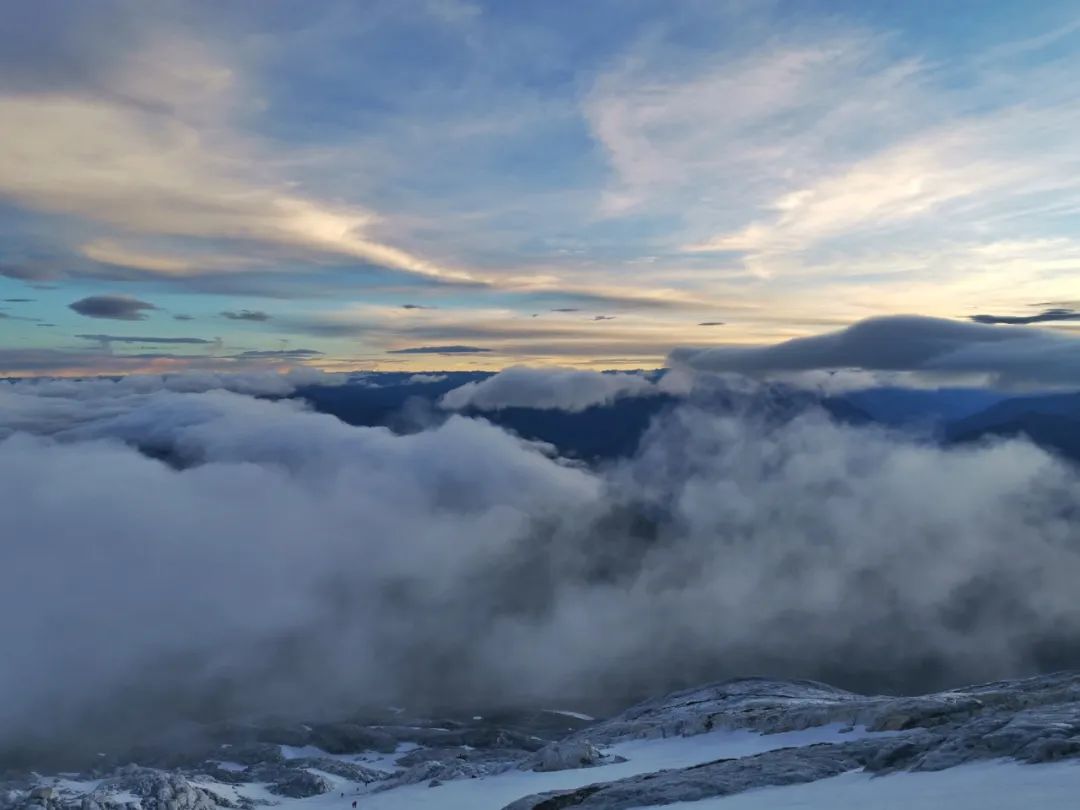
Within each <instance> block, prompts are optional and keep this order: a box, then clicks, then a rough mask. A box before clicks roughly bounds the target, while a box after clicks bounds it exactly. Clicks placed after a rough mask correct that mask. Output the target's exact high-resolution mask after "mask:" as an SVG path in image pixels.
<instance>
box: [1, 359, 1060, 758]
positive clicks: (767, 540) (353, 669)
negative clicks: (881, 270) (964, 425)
mask: <svg viewBox="0 0 1080 810" xmlns="http://www.w3.org/2000/svg"><path fill="white" fill-rule="evenodd" d="M514 373H515V374H517V375H520V374H521V372H514ZM558 373H562V372H558ZM578 373H579V374H592V373H591V372H578ZM685 373H688V374H689V373H691V372H685ZM541 374H543V372H534V373H533V376H532V377H530V379H528V380H527V383H528V386H527V388H528V390H535V389H536V387H537V375H541ZM697 374H698V375H699V379H698V380H697V382H696V383H695V384H694V385H687V384H686V380H685V379H683V381H682V382H681V383H680V384H679V385H678V386H675V387H669V389H666V392H667V393H669V394H670V393H671V391H672V390H680V391H681V393H680V394H679V395H678V401H677V404H676V405H674V406H673V407H672V408H670V409H668V410H666V411H665V412H664V413H663V414H662V415H661V416H659V417H658V418H657V420H656V421H655V422H654V424H653V426H652V428H651V429H650V430H649V431H648V433H647V434H646V435H645V437H644V438H643V440H642V444H641V447H640V449H639V451H638V452H637V453H636V454H635V455H634V456H633V457H632V458H628V459H622V460H618V461H613V462H610V463H605V464H603V465H599V466H594V467H586V466H584V465H582V464H581V463H579V462H575V461H572V460H568V459H563V458H560V457H558V455H557V454H556V453H555V452H554V451H553V449H552V448H551V447H550V446H546V445H540V444H535V443H529V442H526V441H524V440H522V439H519V438H518V437H516V436H514V435H511V434H510V433H508V432H506V431H505V430H503V429H501V428H499V427H497V426H495V425H493V424H491V423H489V422H487V421H486V420H484V419H482V418H468V417H466V416H462V415H460V414H457V413H453V412H447V413H445V414H444V415H443V416H442V417H441V418H439V419H436V420H433V421H432V424H431V425H430V426H428V427H427V428H426V429H424V430H420V431H418V432H413V433H410V434H409V435H399V434H395V433H393V432H391V431H390V430H388V429H386V428H379V427H375V428H364V427H351V426H349V425H346V424H344V423H343V422H340V421H338V420H337V419H336V418H334V417H331V416H328V415H324V414H319V413H315V412H313V411H312V410H310V409H309V408H308V407H307V405H306V404H305V403H304V402H303V401H302V400H299V399H291V398H282V397H284V396H285V395H286V394H288V393H289V391H290V390H291V388H292V386H293V385H294V384H296V383H300V382H303V383H308V382H310V379H308V378H307V377H300V378H297V379H294V380H292V381H290V380H289V379H286V378H280V377H277V376H274V375H264V376H263V377H261V378H260V377H258V376H257V375H255V376H249V377H247V378H245V379H243V380H230V379H226V378H221V377H205V376H203V377H202V378H196V377H171V378H170V377H166V378H162V377H149V378H136V377H131V378H124V379H120V380H86V381H66V380H60V381H16V382H5V383H0V515H2V516H3V518H2V519H3V524H2V526H3V538H4V539H3V543H2V544H0V572H2V578H3V582H2V587H0V639H2V642H3V645H4V649H3V650H2V651H0V737H2V738H3V739H0V745H12V744H24V743H26V742H27V741H28V740H30V741H35V740H36V741H39V742H40V741H48V740H59V739H65V740H67V739H73V740H74V739H87V740H93V743H92V744H94V745H97V746H99V747H101V746H104V745H106V744H107V743H108V741H109V740H111V739H113V738H115V739H116V740H122V739H125V735H127V736H128V737H129V738H137V737H138V735H139V734H142V733H144V732H145V731H146V729H147V728H148V727H149V726H154V727H161V726H164V725H168V724H169V723H172V722H175V721H177V720H179V719H182V718H186V717H200V718H202V719H206V718H207V717H240V716H250V715H259V714H268V713H272V714H278V715H281V714H293V715H296V716H298V717H307V718H314V717H339V716H341V715H342V714H344V713H347V712H349V711H352V710H354V709H355V708H357V707H359V706H363V705H386V704H388V703H394V704H405V705H409V706H414V707H422V706H455V705H461V706H464V705H492V704H503V705H505V704H514V703H529V704H535V703H539V702H546V701H555V700H561V699H563V698H572V699H574V700H587V699H590V698H592V699H598V700H600V699H611V698H612V697H613V696H618V697H621V696H628V697H629V696H640V695H644V694H646V693H650V692H656V691H658V690H663V689H667V688H672V687H675V686H679V685H684V684H689V683H694V682H699V681H703V680H707V679H716V678H722V677H728V676H738V675H751V674H767V675H776V676H797V677H812V678H818V679H823V680H827V681H831V682H834V683H839V684H841V685H845V686H849V687H853V688H860V689H869V690H889V691H916V690H925V689H929V688H934V687H944V686H947V685H950V684H958V683H962V682H970V681H978V680H988V679H992V678H996V677H1001V676H1007V675H1016V674H1022V673H1028V672H1034V671H1037V670H1040V669H1047V668H1054V667H1058V666H1064V665H1078V664H1080V644H1077V640H1078V639H1080V600H1077V599H1076V583H1077V582H1080V520H1078V518H1080V476H1078V473H1077V470H1076V468H1075V467H1073V466H1070V464H1069V463H1068V462H1065V461H1062V460H1059V459H1057V458H1056V457H1054V456H1052V455H1050V454H1048V453H1047V452H1045V451H1043V450H1041V449H1039V448H1037V447H1035V446H1034V445H1032V444H1030V443H1028V442H1026V441H1023V440H995V441H992V442H987V443H983V444H977V445H969V446H963V447H950V448H943V447H939V446H936V445H934V444H932V443H929V442H927V441H923V440H920V439H917V438H913V437H910V436H905V435H902V434H899V433H894V432H889V431H887V430H885V429H883V428H880V427H874V426H851V425H843V424H839V423H837V422H834V421H832V420H831V419H830V418H829V417H828V416H827V415H826V414H825V413H824V412H823V411H821V410H818V409H815V408H808V409H806V410H805V411H803V412H801V413H799V414H798V415H796V416H794V417H790V416H786V417H785V418H783V419H777V418H773V416H772V415H771V413H772V411H771V410H770V408H769V407H768V405H769V403H768V401H767V398H768V393H767V392H766V391H765V389H764V388H763V389H762V390H761V391H757V390H756V388H755V385H754V384H751V383H746V384H744V385H743V386H742V387H741V388H740V390H739V396H738V397H736V398H735V399H734V400H733V399H732V398H731V397H727V398H724V399H723V402H724V406H723V407H719V406H718V405H717V404H716V403H717V402H718V401H719V400H718V398H717V396H716V389H717V387H722V386H725V385H726V383H724V381H723V380H722V379H721V378H710V377H709V374H708V372H698V373H697ZM594 376H595V377H597V378H600V377H601V376H602V375H599V374H596V375H594ZM492 379H493V380H497V379H498V378H492ZM552 379H553V380H554V379H556V378H554V377H553V378H552ZM559 379H562V380H563V381H564V382H558V380H556V381H555V382H553V383H552V388H551V390H562V389H561V388H560V386H562V385H564V383H565V380H566V379H567V378H566V377H565V375H564V376H563V377H561V378H559ZM710 380H711V382H710ZM503 383H505V380H504V381H503ZM503 383H498V382H496V383H495V384H491V385H488V386H487V388H483V386H484V384H483V383H482V384H480V386H478V387H474V388H473V389H470V390H469V392H466V393H469V394H470V395H475V394H476V393H477V391H478V390H479V393H480V395H484V396H487V395H489V394H490V395H492V396H493V395H494V394H492V392H493V391H494V392H495V393H498V392H499V390H500V386H501V385H503ZM569 385H570V390H572V392H573V395H572V396H571V397H570V398H569V399H568V403H569V404H568V406H567V407H569V408H571V409H572V408H574V407H578V406H579V405H580V403H581V401H582V394H581V391H582V390H593V391H595V395H596V396H597V397H599V398H600V400H601V401H607V400H608V399H609V398H610V397H611V396H612V393H611V392H612V390H616V389H617V390H618V391H619V392H620V393H619V395H620V396H621V395H623V393H622V392H624V391H626V390H630V391H631V392H632V393H642V392H646V391H647V390H651V389H652V388H653V387H654V385H655V384H654V382H637V381H635V382H629V383H628V382H627V381H626V380H624V379H621V378H614V381H612V379H598V380H593V381H592V383H583V382H582V380H581V379H580V378H578V377H574V378H573V379H572V380H571V383H570V384H569ZM590 385H591V386H592V388H589V386H590ZM230 389H231V390H230ZM485 391H486V392H487V394H485ZM452 393H453V392H452ZM260 395H261V396H260ZM449 398H450V399H451V401H452V402H451V404H452V403H453V401H454V400H455V397H453V396H451V397H449ZM456 399H457V400H462V401H464V399H465V393H462V394H458V395H457V397H456ZM511 399H512V400H513V402H514V403H515V404H516V405H520V404H521V399H520V397H518V396H517V394H514V396H513V397H511ZM733 402H734V403H735V404H732V403H733ZM557 404H558V403H556V405H557ZM548 406H549V407H550V406H551V402H550V401H548Z"/></svg>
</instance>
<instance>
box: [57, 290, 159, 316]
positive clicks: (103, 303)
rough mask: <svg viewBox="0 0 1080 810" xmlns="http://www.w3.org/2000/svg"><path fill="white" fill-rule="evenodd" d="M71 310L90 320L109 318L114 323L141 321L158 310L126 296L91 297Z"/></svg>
mask: <svg viewBox="0 0 1080 810" xmlns="http://www.w3.org/2000/svg"><path fill="white" fill-rule="evenodd" d="M68 307H69V308H70V309H73V310H75V312H78V313H79V314H80V315H85V316H86V317H88V318H108V319H111V320H114V321H141V320H145V319H146V312H147V311H148V310H156V309H157V307H156V306H154V305H153V304H148V303H147V302H146V301H140V300H139V299H137V298H131V297H130V296H126V295H91V296H89V297H87V298H81V299H79V300H78V301H76V302H75V303H73V304H69V305H68Z"/></svg>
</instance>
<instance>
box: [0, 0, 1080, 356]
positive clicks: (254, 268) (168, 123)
mask: <svg viewBox="0 0 1080 810" xmlns="http://www.w3.org/2000/svg"><path fill="white" fill-rule="evenodd" d="M4 13H5V19H6V20H7V22H6V24H5V26H4V27H3V30H2V31H0V121H3V122H4V123H3V126H0V299H30V300H4V301H0V373H5V374H30V373H43V372H44V373H88V372H94V371H102V372H113V371H128V370H145V369H158V370H162V369H172V368H183V367H233V366H237V365H242V364H246V363H250V362H252V360H251V356H250V355H246V356H245V355H244V352H251V351H259V352H263V353H266V352H277V353H278V354H276V355H274V354H270V355H267V354H264V355H262V356H261V357H260V361H261V362H278V361H280V362H282V363H284V362H295V361H298V360H304V361H306V362H310V363H313V364H315V365H319V366H321V367H324V368H327V369H345V368H388V369H393V368H429V369H438V368H497V367H501V366H505V365H508V364H512V363H529V364H562V365H582V366H593V367H642V366H655V365H659V364H660V363H661V362H662V361H663V357H664V356H665V355H666V353H667V352H668V351H670V350H671V349H673V348H675V347H678V346H698V345H700V346H709V345H716V344H740V345H745V344H758V343H770V342H774V341H776V340H780V339H785V338H790V337H795V336H803V335H811V334H816V333H820V332H823V331H827V330H831V329H835V328H837V327H838V326H842V325H845V324H848V323H852V322H854V321H857V320H860V319H863V318H866V317H870V316H874V315H883V314H895V313H911V314H922V315H933V316H939V317H950V318H957V319H964V318H967V317H970V316H972V315H976V314H994V315H1007V316H1010V315H1011V316H1021V317H1023V316H1028V315H1033V314H1037V313H1038V312H1041V311H1042V310H1043V309H1048V308H1051V307H1054V308H1061V309H1063V310H1066V311H1070V312H1071V311H1072V309H1073V308H1074V307H1075V308H1080V303H1078V302H1080V272H1078V267H1080V227H1078V212H1080V135H1078V134H1077V133H1080V89H1078V88H1077V86H1076V83H1075V80H1074V77H1075V76H1076V75H1077V71H1078V68H1080V64H1078V62H1080V48H1078V45H1080V3H1054V4H1019V3H1004V2H1001V3H994V2H952V3H940V2H938V3H930V2H908V3H892V2H773V3H769V2H719V1H718V2H633V1H629V2H591V3H580V4H579V3H558V2H525V1H523V2H512V3H505V2H491V3H482V2H468V1H467V0H424V1H421V0H416V2H408V1H406V2H385V3H380V2H363V3H360V2H349V3H345V2H312V3H304V4H286V3H273V2H270V3H268V2H254V1H252V2H230V3H209V2H193V3H192V2H185V3H175V4H170V3H155V4H145V3H138V2H122V3H117V2H98V3H93V4H89V3H87V4H72V3H66V2H39V3H34V4H29V3H18V2H10V3H7V4H5V7H4ZM102 296H104V297H109V298H110V300H112V299H115V298H117V297H119V298H120V299H122V300H121V301H120V303H119V304H117V305H114V306H104V307H98V308H96V309H95V307H94V306H93V305H90V306H78V307H76V308H75V309H72V308H71V305H72V304H75V303H77V302H80V301H83V300H84V299H87V298H100V297H102ZM88 312H89V313H94V314H87V313H88ZM118 313H119V315H118ZM226 313H230V314H231V316H232V317H230V315H229V314H226ZM244 313H246V315H245V314H244ZM178 316H179V317H178ZM701 324H711V325H708V326H703V325H701ZM1044 325H1045V326H1048V327H1050V328H1058V329H1065V330H1067V329H1069V328H1070V327H1072V328H1075V327H1076V325H1077V324H1076V322H1075V321H1073V322H1071V323H1070V321H1069V320H1062V321H1061V322H1053V321H1048V322H1046V323H1045V324H1044ZM102 336H105V337H102ZM109 336H113V337H115V338H117V340H110V339H108V338H109ZM120 338H122V340H121V339H120ZM177 339H185V340H188V341H190V342H188V343H176V342H175V341H176V340H177ZM196 341H204V342H196ZM445 346H454V347H461V346H467V347H472V348H473V349H475V351H460V350H457V351H452V352H449V351H447V352H443V351H440V347H445ZM425 348H426V349H429V351H410V352H407V353H405V354H401V353H400V352H401V350H403V349H413V350H415V349H425ZM315 352H317V353H318V354H315Z"/></svg>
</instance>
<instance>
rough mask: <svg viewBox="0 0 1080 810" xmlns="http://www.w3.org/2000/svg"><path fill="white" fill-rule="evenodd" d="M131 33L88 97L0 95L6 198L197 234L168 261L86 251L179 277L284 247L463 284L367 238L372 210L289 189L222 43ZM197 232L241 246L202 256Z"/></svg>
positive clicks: (170, 233) (112, 246)
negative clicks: (248, 119)
mask: <svg viewBox="0 0 1080 810" xmlns="http://www.w3.org/2000/svg"><path fill="white" fill-rule="evenodd" d="M132 34H133V37H134V40H135V42H134V45H133V46H132V47H130V48H126V49H124V51H123V52H117V53H114V54H113V58H112V59H111V60H110V61H111V64H109V65H108V67H107V68H105V69H102V70H100V71H99V72H98V73H97V74H96V75H94V76H93V82H91V86H92V87H93V91H90V90H89V89H88V88H83V90H84V92H81V93H79V92H71V91H68V92H63V91H60V92H58V91H57V90H56V89H55V88H47V89H46V88H39V89H35V90H33V91H22V92H0V118H2V119H3V120H4V121H5V124H6V125H5V127H4V129H3V132H0V149H2V150H3V151H4V153H5V154H7V155H9V156H10V158H11V159H10V160H7V161H5V162H4V165H3V166H0V194H3V195H4V196H6V197H7V198H9V199H11V200H13V201H14V202H15V203H17V204H19V205H20V206H22V207H24V208H27V209H33V210H38V211H43V212H48V213H54V214H62V215H67V216H74V217H78V218H80V219H82V220H84V221H86V222H89V223H95V224H97V225H99V226H105V227H109V228H116V229H122V231H123V232H126V233H134V234H138V235H142V236H145V237H150V238H162V237H175V238H180V239H184V240H195V244H194V245H189V246H191V247H194V252H193V254H182V255H171V254H167V253H163V252H161V251H158V250H154V249H147V248H143V247H141V246H138V245H136V246H129V245H125V244H123V243H122V242H121V241H120V240H118V239H116V238H111V237H102V238H98V239H95V240H92V241H90V242H88V243H87V244H86V245H85V246H84V249H83V251H82V255H84V256H85V257H86V258H88V259H90V260H92V261H97V262H103V263H106V264H114V265H118V266H122V267H129V268H137V269H140V270H143V271H145V272H148V273H157V274H162V275H166V276H177V275H180V276H183V275H187V274H199V273H204V272H207V271H208V270H224V271H233V270H237V269H239V270H243V269H245V267H246V266H251V265H256V266H257V265H259V264H261V263H262V261H261V259H262V256H264V255H265V254H267V253H273V252H274V251H275V250H276V251H284V252H286V253H292V254H300V255H306V256H308V257H310V258H318V257H320V256H326V255H329V256H337V257H348V258H352V259H356V260H361V261H364V262H370V263H372V264H375V265H378V266H382V267H386V268H392V269H395V270H400V271H404V272H407V273H412V274H418V275H421V276H431V277H438V278H442V279H444V280H451V281H452V280H455V279H461V280H463V281H465V280H468V275H467V274H466V273H464V272H462V271H456V270H451V269H447V268H443V267H440V266H438V265H436V264H435V263H433V262H430V261H427V260H425V259H422V258H420V257H418V256H416V255H414V254H412V253H410V252H409V251H407V250H404V249H401V248H398V247H395V246H393V245H390V244H386V243H384V242H381V241H379V240H378V239H375V238H372V237H371V236H370V235H369V233H368V232H369V231H370V230H371V229H372V226H373V224H374V222H375V220H376V219H377V217H376V216H375V215H374V214H373V213H372V212H371V211H369V210H367V209H365V208H363V207H361V206H355V205H341V204H336V203H332V202H329V201H326V200H323V199H320V198H319V197H318V196H309V195H304V194H300V193H296V192H295V191H290V190H289V184H288V180H289V178H288V177H282V176H281V175H280V174H279V169H278V167H280V166H281V165H282V163H283V160H282V159H281V155H280V154H278V153H276V152H275V150H274V149H273V148H272V146H271V144H270V143H268V142H263V141H261V140H259V139H257V138H255V137H253V136H252V135H251V134H250V133H247V132H244V131H243V130H242V129H241V128H240V127H239V126H238V124H237V119H240V118H242V117H243V111H244V110H245V109H250V108H251V104H250V103H249V102H247V100H246V99H245V94H246V93H247V92H250V91H251V90H252V88H251V87H246V86H245V77H244V75H243V74H242V72H241V70H240V67H241V66H239V65H235V64H230V63H229V62H228V61H227V60H225V59H224V58H223V53H224V52H225V48H224V47H222V48H220V49H217V50H214V49H213V48H212V45H211V44H210V38H209V37H207V38H204V39H203V40H202V41H200V40H199V39H197V38H185V37H184V36H182V35H181V33H180V32H178V31H177V32H174V33H173V35H172V36H169V35H165V36H162V35H161V34H160V32H157V33H156V34H151V33H148V32H146V31H138V32H132ZM253 167H258V168H257V169H256V168H253ZM200 240H221V241H232V243H233V244H232V248H233V252H232V253H231V254H230V255H226V256H223V257H206V258H204V260H203V261H200V260H199V252H198V247H199V244H198V243H199V241H200Z"/></svg>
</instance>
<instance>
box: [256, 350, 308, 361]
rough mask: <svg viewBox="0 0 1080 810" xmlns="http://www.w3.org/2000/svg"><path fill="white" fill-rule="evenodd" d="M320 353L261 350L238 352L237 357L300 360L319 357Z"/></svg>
mask: <svg viewBox="0 0 1080 810" xmlns="http://www.w3.org/2000/svg"><path fill="white" fill-rule="evenodd" d="M320 355H322V352H320V351H316V350H315V349H262V350H251V351H246V352H240V354H238V355H237V357H241V358H245V357H249V358H258V357H262V358H275V357H278V358H290V357H291V358H294V359H297V360H302V359H304V358H307V357H319V356H320Z"/></svg>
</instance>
